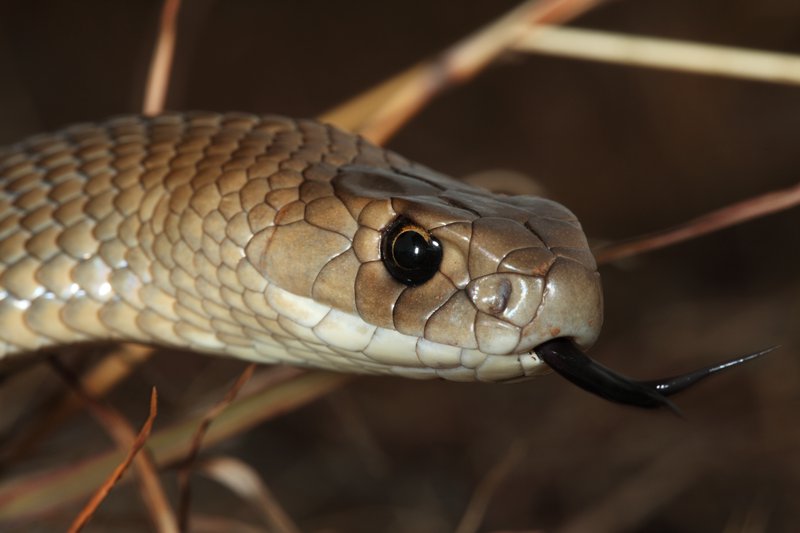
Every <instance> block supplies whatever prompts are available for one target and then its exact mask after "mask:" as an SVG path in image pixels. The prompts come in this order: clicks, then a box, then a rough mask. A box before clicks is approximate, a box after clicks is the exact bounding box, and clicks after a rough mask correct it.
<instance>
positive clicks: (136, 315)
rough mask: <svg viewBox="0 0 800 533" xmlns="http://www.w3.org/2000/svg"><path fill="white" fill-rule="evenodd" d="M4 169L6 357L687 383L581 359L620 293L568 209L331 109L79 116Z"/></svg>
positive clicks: (620, 387)
mask: <svg viewBox="0 0 800 533" xmlns="http://www.w3.org/2000/svg"><path fill="white" fill-rule="evenodd" d="M0 184H1V185H2V192H0V359H2V358H4V357H10V356H16V355H17V354H21V353H28V352H32V351H36V350H40V349H43V348H48V347H53V346H57V345H61V344H66V343H80V342H92V341H103V340H106V341H133V342H141V343H150V344H156V345H166V346H175V347H181V348H188V349H190V350H194V351H197V352H207V353H215V354H227V355H229V356H233V357H238V358H242V359H247V360H252V361H258V362H264V363H288V364H292V365H300V366H307V367H316V368H324V369H333V370H337V371H344V372H353V373H366V374H392V375H399V376H407V377H414V378H435V377H440V378H445V379H449V380H457V381H475V380H480V381H508V380H516V379H521V378H527V377H529V376H533V375H535V374H538V373H540V372H541V371H543V370H546V369H548V368H549V367H552V368H554V369H555V370H556V371H558V372H559V373H561V374H563V375H565V376H566V377H567V378H568V379H570V380H571V381H573V382H575V383H577V384H578V385H580V386H582V387H584V388H586V389H588V390H591V391H592V392H595V393H597V394H599V395H601V396H604V397H606V398H609V399H612V400H615V401H620V402H623V403H631V404H634V405H642V406H647V407H650V406H656V405H664V404H668V401H667V400H666V399H665V398H664V396H665V395H666V394H671V393H672V392H676V391H677V390H679V389H682V388H684V387H685V386H687V383H684V382H681V383H678V382H677V381H675V380H672V381H665V382H662V383H650V382H637V381H633V380H629V379H627V378H623V377H622V376H619V375H617V374H615V373H613V372H611V371H610V370H608V369H606V368H604V367H601V366H600V365H598V364H597V363H595V362H594V361H592V360H590V359H588V357H586V356H585V355H584V354H583V352H582V351H581V349H585V348H588V347H589V346H590V345H591V344H592V343H593V342H594V341H595V339H596V338H597V336H598V334H599V331H600V327H601V325H602V292H601V285H600V277H599V274H598V273H597V268H596V264H595V260H594V258H593V256H592V254H591V252H590V250H589V247H588V245H587V241H586V237H585V236H584V233H583V231H582V229H581V226H580V224H579V222H578V220H577V219H576V217H575V216H574V215H573V214H572V213H571V212H570V211H569V210H567V209H566V208H565V207H563V206H561V205H559V204H557V203H555V202H553V201H550V200H546V199H543V198H536V197H511V196H504V195H496V194H492V193H490V192H488V191H485V190H482V189H478V188H475V187H472V186H469V185H466V184H464V183H462V182H459V181H457V180H454V179H452V178H449V177H447V176H445V175H442V174H439V173H437V172H435V171H433V170H430V169H428V168H426V167H424V166H421V165H418V164H415V163H412V162H410V161H408V160H406V159H405V158H403V157H401V156H399V155H397V154H396V153H394V152H392V151H389V150H385V149H383V148H380V147H377V146H375V145H373V144H371V143H369V142H368V141H366V140H364V139H363V138H361V137H358V136H355V135H351V134H348V133H345V132H342V131H340V130H338V129H336V128H334V127H331V126H328V125H324V124H321V123H319V122H316V121H313V120H294V119H288V118H284V117H280V116H272V115H268V116H255V115H250V114H243V113H226V114H217V113H200V112H197V113H167V114H163V115H160V116H156V117H151V118H146V117H141V116H125V117H120V118H116V119H112V120H109V121H107V122H104V123H99V124H81V125H76V126H72V127H69V128H67V129H64V130H62V131H60V132H57V133H53V134H45V135H39V136H36V137H32V138H30V139H27V140H25V141H23V142H21V143H19V144H17V145H15V146H12V147H10V148H7V149H4V150H2V151H0ZM716 369H717V367H715V368H710V369H704V370H701V371H699V372H700V374H697V373H694V374H692V375H691V376H695V377H693V378H691V380H690V381H691V382H694V381H696V379H699V378H700V377H703V376H705V375H707V374H709V373H711V372H712V371H715V370H716ZM695 374H696V375H695ZM691 376H690V377H691ZM682 378H684V381H686V379H687V376H683V377H682Z"/></svg>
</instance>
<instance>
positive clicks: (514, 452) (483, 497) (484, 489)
mask: <svg viewBox="0 0 800 533" xmlns="http://www.w3.org/2000/svg"><path fill="white" fill-rule="evenodd" d="M525 451H526V447H525V446H524V445H523V443H522V442H520V441H517V442H514V443H513V444H512V445H511V447H510V448H509V449H508V451H507V452H506V453H505V454H504V455H503V457H502V458H501V459H500V461H499V462H498V463H497V464H496V465H494V466H493V467H492V468H491V469H490V470H489V471H488V472H487V473H486V476H485V477H484V478H483V479H482V480H481V482H480V483H479V484H478V486H477V487H476V488H475V492H473V493H472V497H471V498H470V499H469V503H468V504H467V508H466V510H465V511H464V515H463V516H462V517H461V522H459V523H458V527H457V528H456V533H474V532H476V531H478V530H479V529H480V527H481V523H482V522H483V517H484V516H485V515H486V509H488V508H489V502H491V500H492V497H493V496H494V493H495V492H497V489H498V488H500V486H501V485H502V484H503V482H504V481H505V480H506V478H507V477H508V475H509V474H510V473H511V471H512V470H513V469H514V467H516V466H517V465H518V464H519V463H520V462H522V459H523V458H524V457H525Z"/></svg>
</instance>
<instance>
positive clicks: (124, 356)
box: [12, 344, 153, 457]
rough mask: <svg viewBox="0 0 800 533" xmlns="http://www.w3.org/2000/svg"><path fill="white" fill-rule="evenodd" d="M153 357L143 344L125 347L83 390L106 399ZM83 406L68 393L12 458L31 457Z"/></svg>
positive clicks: (90, 375)
mask: <svg viewBox="0 0 800 533" xmlns="http://www.w3.org/2000/svg"><path fill="white" fill-rule="evenodd" d="M152 355H153V349H152V348H149V347H146V346H142V345H140V344H122V345H120V346H119V347H118V349H116V350H114V351H113V352H111V353H110V354H108V355H107V356H105V357H104V358H103V359H102V360H101V361H100V362H99V363H98V364H97V365H95V366H94V367H93V368H91V369H90V370H89V371H88V372H86V373H85V374H83V375H82V376H81V377H80V382H81V386H82V387H83V390H84V391H85V392H86V394H88V395H89V396H91V397H92V398H95V399H96V398H103V397H104V396H105V395H106V394H108V393H109V392H110V391H111V390H113V389H114V387H116V386H117V385H118V384H119V383H120V382H122V381H124V380H125V379H126V378H127V377H128V376H130V375H131V372H133V371H134V370H135V369H136V368H138V367H139V365H141V364H142V363H144V362H145V361H147V360H148V359H149V358H150V356H152ZM83 405H84V402H83V401H82V399H81V398H80V397H79V396H77V395H76V394H75V392H74V391H72V390H69V391H67V392H66V394H64V396H63V397H62V398H60V399H59V400H58V401H57V402H56V403H55V404H54V405H53V407H52V408H51V409H50V410H49V411H48V412H47V413H46V414H45V416H43V417H42V418H41V419H39V420H38V421H36V423H35V424H34V426H33V427H32V428H31V429H30V430H29V431H27V432H26V434H25V435H24V436H22V437H21V438H20V440H19V441H18V444H17V445H15V447H14V448H15V449H14V452H12V456H13V457H19V456H20V455H21V454H24V455H25V456H28V455H30V454H31V453H32V452H34V451H35V450H36V449H37V447H38V443H39V442H42V441H43V440H44V439H45V438H46V436H47V435H49V434H50V433H52V432H53V431H54V430H55V429H57V428H58V427H60V426H61V424H63V423H64V421H65V420H67V419H69V418H70V417H71V416H72V415H73V414H74V413H75V412H77V410H78V409H80V408H81V407H82V406H83ZM18 454H19V455H18Z"/></svg>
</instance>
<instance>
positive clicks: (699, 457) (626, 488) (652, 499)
mask: <svg viewBox="0 0 800 533" xmlns="http://www.w3.org/2000/svg"><path fill="white" fill-rule="evenodd" d="M713 457H714V456H713V452H712V451H711V450H710V449H709V445H708V444H707V443H705V442H703V441H700V440H698V439H689V440H687V441H685V442H683V443H682V444H681V445H679V446H678V447H677V448H673V449H669V450H665V452H664V453H662V454H661V455H660V456H658V457H657V458H656V459H654V460H653V461H652V463H650V464H649V465H646V466H644V467H643V468H641V469H640V470H639V471H638V472H637V473H635V474H633V475H631V476H630V477H629V478H628V479H627V480H623V482H621V483H619V484H618V485H617V486H616V487H615V490H613V491H610V492H609V493H608V494H606V496H605V497H604V498H600V499H599V500H598V501H595V502H593V503H592V504H591V505H590V506H589V507H588V508H586V509H584V510H582V511H581V512H580V513H577V514H576V515H575V516H572V517H570V518H569V520H568V521H567V523H566V524H564V525H563V526H562V527H560V528H559V529H558V530H557V531H559V532H560V533H584V532H586V531H598V532H600V531H632V530H641V529H642V525H643V522H644V520H646V519H647V517H648V516H650V515H651V514H652V513H653V512H655V511H656V510H657V509H659V508H660V507H662V506H664V505H666V504H667V503H669V502H670V501H671V500H672V499H673V498H674V497H675V496H676V495H678V494H680V493H681V492H682V491H686V490H687V487H689V486H691V485H692V483H695V482H696V481H697V479H698V478H701V477H702V476H703V474H704V473H705V472H707V471H708V470H709V469H710V468H711V465H712V462H713Z"/></svg>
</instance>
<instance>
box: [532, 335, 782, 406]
mask: <svg viewBox="0 0 800 533" xmlns="http://www.w3.org/2000/svg"><path fill="white" fill-rule="evenodd" d="M775 348H777V346H773V347H771V348H767V349H766V350H762V351H760V352H755V353H751V354H748V355H745V356H741V357H736V358H734V359H730V360H727V361H724V362H722V363H717V364H714V365H710V366H707V367H704V368H701V369H698V370H695V371H692V372H688V373H686V374H681V375H678V376H673V377H668V378H662V379H656V380H649V381H637V380H634V379H631V378H628V377H626V376H623V375H621V374H618V373H617V372H614V371H613V370H611V369H609V368H606V367H605V366H603V365H601V364H600V363H598V362H596V361H594V360H593V359H591V358H590V357H589V356H587V355H586V354H585V353H583V352H582V351H581V350H580V349H579V348H578V347H577V346H575V344H574V343H573V342H572V341H571V340H569V339H567V338H563V337H561V338H556V339H553V340H550V341H547V342H545V343H542V344H540V345H539V346H537V347H536V348H534V352H535V353H536V354H537V355H538V356H539V357H541V359H542V360H543V361H544V362H545V363H547V364H548V366H550V368H552V369H553V370H555V371H556V372H557V373H559V374H560V375H561V376H563V377H564V378H566V379H567V380H569V381H571V382H572V383H574V384H575V385H577V386H578V387H580V388H582V389H584V390H586V391H588V392H591V393H592V394H595V395H597V396H600V397H601V398H605V399H606V400H610V401H612V402H616V403H621V404H625V405H632V406H635V407H643V408H649V409H653V408H658V407H666V408H668V409H670V410H671V411H673V412H675V413H676V414H680V412H679V411H678V408H677V407H676V406H675V404H673V403H672V402H671V401H670V400H669V399H668V398H667V396H671V395H673V394H676V393H678V392H680V391H682V390H685V389H687V388H689V387H691V386H692V385H694V384H695V383H697V382H699V381H701V380H703V379H705V378H707V377H708V376H710V375H712V374H716V373H718V372H720V371H723V370H727V369H729V368H733V367H735V366H738V365H740V364H742V363H746V362H747V361H751V360H753V359H756V358H758V357H760V356H762V355H765V354H767V353H769V352H771V351H772V350H774V349H775Z"/></svg>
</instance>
